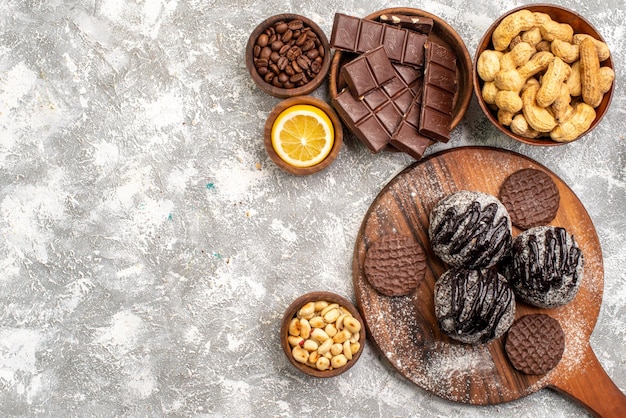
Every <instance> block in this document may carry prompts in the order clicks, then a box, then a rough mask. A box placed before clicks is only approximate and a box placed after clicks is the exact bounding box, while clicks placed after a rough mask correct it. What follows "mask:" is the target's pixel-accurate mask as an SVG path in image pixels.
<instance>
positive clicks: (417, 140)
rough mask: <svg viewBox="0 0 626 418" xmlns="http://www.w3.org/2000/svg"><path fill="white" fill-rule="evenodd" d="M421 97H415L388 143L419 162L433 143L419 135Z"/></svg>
mask: <svg viewBox="0 0 626 418" xmlns="http://www.w3.org/2000/svg"><path fill="white" fill-rule="evenodd" d="M420 96H421V95H418V96H416V97H415V100H414V101H413V103H411V107H410V108H409V110H408V111H407V112H406V113H405V115H404V118H403V119H402V122H401V123H400V126H399V127H398V129H396V131H395V132H394V133H393V135H392V137H391V139H390V140H389V143H390V144H391V145H392V146H394V147H395V148H397V149H399V150H400V151H402V152H405V153H407V154H409V155H410V156H411V157H413V158H415V159H416V160H419V159H421V158H422V156H423V155H424V152H425V151H426V148H428V147H429V146H430V145H432V144H433V143H434V141H433V140H431V139H430V138H427V137H425V136H424V135H422V134H420V133H419V119H420V113H421V106H422V105H421V101H422V100H421V97H420Z"/></svg>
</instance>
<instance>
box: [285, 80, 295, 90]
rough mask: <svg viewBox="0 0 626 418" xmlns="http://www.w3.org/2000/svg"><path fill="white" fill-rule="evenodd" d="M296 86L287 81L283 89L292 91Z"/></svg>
mask: <svg viewBox="0 0 626 418" xmlns="http://www.w3.org/2000/svg"><path fill="white" fill-rule="evenodd" d="M295 86H296V85H295V84H293V83H292V82H291V81H285V82H284V83H283V88H285V89H292V88H294V87H295Z"/></svg>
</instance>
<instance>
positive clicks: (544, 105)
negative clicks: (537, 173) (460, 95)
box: [473, 4, 615, 146]
mask: <svg viewBox="0 0 626 418" xmlns="http://www.w3.org/2000/svg"><path fill="white" fill-rule="evenodd" d="M473 64H474V71H473V78H474V93H475V94H476V97H477V99H478V103H479V105H480V107H481V109H482V110H483V112H484V113H485V115H486V116H487V119H489V121H490V122H491V123H493V125H494V126H495V127H496V128H497V129H498V130H500V131H501V132H503V133H505V134H506V135H508V136H509V137H511V138H513V139H516V140H518V141H521V142H523V143H526V144H531V145H543V146H551V145H559V144H564V143H568V142H572V141H575V140H577V139H578V138H580V137H582V136H584V135H585V134H587V133H588V132H589V131H591V130H592V129H593V128H595V127H596V125H597V124H598V123H599V122H600V120H601V119H602V118H603V117H604V115H605V113H606V111H607V109H608V107H609V105H610V103H611V99H612V96H613V85H614V83H613V81H614V78H615V72H614V70H613V60H612V57H611V53H610V51H609V48H608V46H607V44H606V42H605V41H604V39H603V38H602V36H601V35H600V33H599V32H598V31H597V30H596V29H595V28H594V27H593V25H592V24H591V23H589V22H588V21H587V20H586V19H585V18H584V17H582V16H580V15H579V14H578V13H576V12H573V11H571V10H568V9H565V8H563V7H560V6H555V5H549V4H537V5H529V6H523V7H520V8H516V9H513V10H511V11H509V12H507V13H506V14H504V15H503V16H501V17H500V18H499V19H497V20H496V21H495V22H493V24H492V25H491V26H490V27H489V29H488V30H487V32H486V33H485V35H484V37H483V38H482V40H481V41H480V43H479V44H478V48H477V50H476V55H475V57H474V63H473Z"/></svg>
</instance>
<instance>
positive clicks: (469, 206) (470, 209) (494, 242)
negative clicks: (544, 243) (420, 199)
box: [428, 190, 512, 268]
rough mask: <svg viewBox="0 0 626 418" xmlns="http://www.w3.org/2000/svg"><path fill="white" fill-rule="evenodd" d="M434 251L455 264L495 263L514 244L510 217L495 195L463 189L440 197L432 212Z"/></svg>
mask: <svg viewBox="0 0 626 418" xmlns="http://www.w3.org/2000/svg"><path fill="white" fill-rule="evenodd" d="M428 233H429V236H430V242H431V246H432V249H433V251H434V252H435V254H437V255H438V256H439V257H440V258H441V259H442V260H443V261H445V262H446V263H448V264H449V265H451V266H453V267H466V268H479V267H491V266H494V265H495V264H496V263H497V262H498V261H500V259H502V258H503V256H504V255H506V253H507V252H508V251H509V249H510V246H511V240H512V238H511V219H510V217H509V214H508V212H507V210H506V208H505V207H504V205H503V204H502V203H501V202H500V201H499V200H498V199H497V198H496V197H494V196H492V195H489V194H486V193H482V192H476V191H468V190H461V191H459V192H456V193H453V194H451V195H448V196H446V197H444V198H443V199H441V200H440V201H439V202H437V204H436V205H435V207H434V208H433V209H432V210H431V212H430V225H429V229H428Z"/></svg>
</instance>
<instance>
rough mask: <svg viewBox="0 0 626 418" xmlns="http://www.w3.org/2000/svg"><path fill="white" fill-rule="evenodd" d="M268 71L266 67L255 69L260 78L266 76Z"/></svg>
mask: <svg viewBox="0 0 626 418" xmlns="http://www.w3.org/2000/svg"><path fill="white" fill-rule="evenodd" d="M268 71H269V68H267V67H259V68H257V69H256V72H257V73H259V75H260V76H261V77H265V74H267V72H268Z"/></svg>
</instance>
